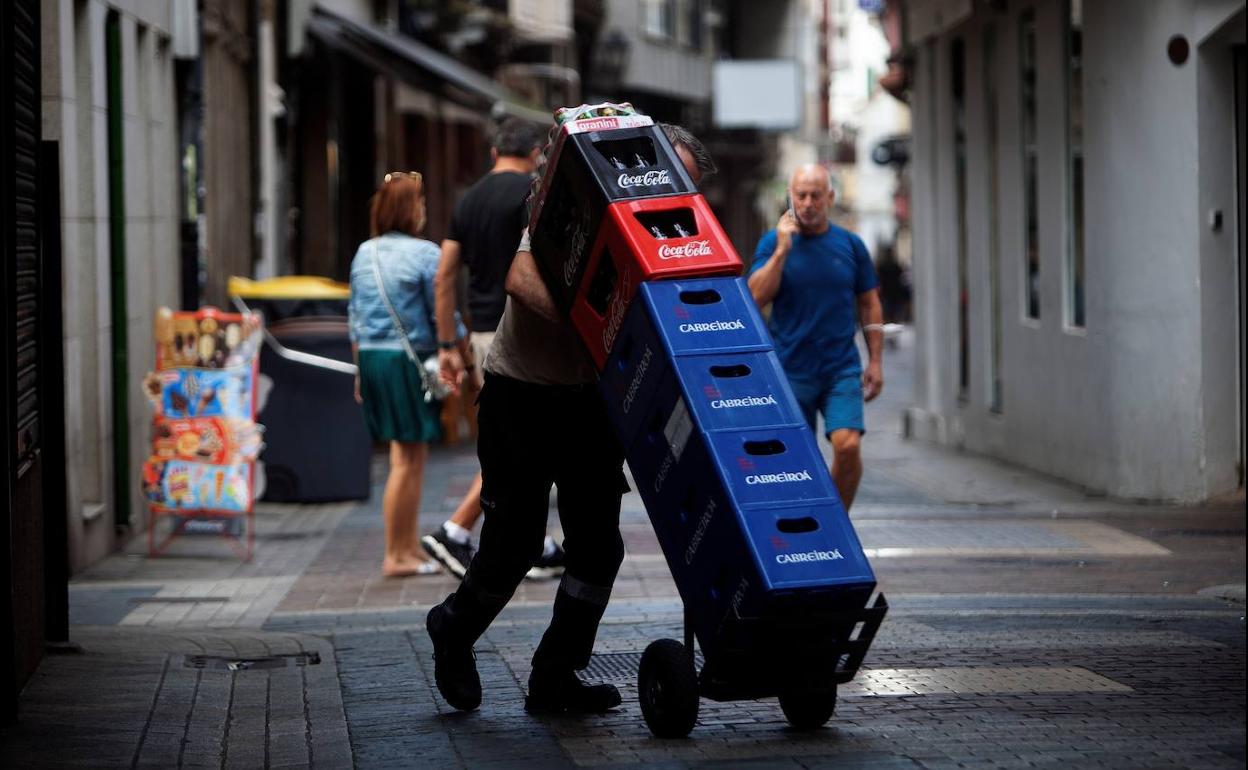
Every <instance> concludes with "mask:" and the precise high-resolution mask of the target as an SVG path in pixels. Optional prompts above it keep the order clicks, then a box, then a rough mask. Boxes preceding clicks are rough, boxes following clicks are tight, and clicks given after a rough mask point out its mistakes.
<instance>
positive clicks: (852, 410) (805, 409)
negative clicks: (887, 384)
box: [789, 372, 867, 436]
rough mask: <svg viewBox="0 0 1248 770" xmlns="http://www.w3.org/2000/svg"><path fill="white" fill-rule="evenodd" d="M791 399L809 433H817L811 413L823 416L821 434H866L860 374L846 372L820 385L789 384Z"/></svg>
mask: <svg viewBox="0 0 1248 770" xmlns="http://www.w3.org/2000/svg"><path fill="white" fill-rule="evenodd" d="M789 385H790V386H791V387H792V388H793V396H794V397H795V398H797V405H798V406H799V407H801V409H802V415H803V416H804V417H805V418H806V422H807V423H808V424H809V425H810V429H811V430H817V427H816V425H815V413H816V412H819V413H821V414H822V415H823V434H824V435H825V436H830V435H832V432H833V431H837V430H842V429H850V430H856V431H858V432H859V433H866V432H867V427H866V423H865V422H864V421H863V419H862V372H847V373H845V374H842V375H840V376H838V377H835V378H834V379H831V380H824V381H823V382H804V381H799V380H793V379H790V380H789Z"/></svg>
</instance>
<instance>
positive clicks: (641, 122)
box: [529, 115, 654, 228]
mask: <svg viewBox="0 0 1248 770" xmlns="http://www.w3.org/2000/svg"><path fill="white" fill-rule="evenodd" d="M652 125H654V120H653V119H652V118H650V117H649V116H648V115H611V116H607V117H597V118H582V119H581V120H571V121H568V122H566V123H563V124H562V125H558V126H553V127H552V128H551V130H550V135H551V138H550V141H549V142H548V143H547V146H546V148H545V150H544V152H545V155H546V173H544V174H543V175H542V176H541V177H540V178H538V179H536V180H534V184H533V187H532V188H531V190H532V195H531V198H530V200H529V227H530V228H534V227H535V225H536V224H537V220H538V218H539V217H540V216H541V214H542V207H543V206H544V205H545V203H546V193H547V192H548V191H549V190H550V184H551V182H552V181H553V180H554V178H555V174H554V170H555V169H556V168H558V167H559V154H560V153H561V152H562V151H563V143H564V140H565V139H567V138H568V137H569V136H572V135H573V134H587V133H591V132H595V131H615V130H618V129H621V128H641V127H643V126H652Z"/></svg>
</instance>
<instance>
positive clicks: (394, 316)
mask: <svg viewBox="0 0 1248 770" xmlns="http://www.w3.org/2000/svg"><path fill="white" fill-rule="evenodd" d="M369 245H371V246H372V247H373V278H374V279H375V280H376V281H377V293H378V294H380V295H381V301H382V302H383V303H384V304H385V306H386V311H387V312H388V313H390V321H391V322H392V323H393V324H394V328H395V330H397V331H398V333H399V342H400V343H402V345H403V350H404V351H406V352H407V357H408V358H409V359H411V362H412V363H413V364H415V365H416V371H418V372H420V384H421V385H423V386H424V388H425V400H426V401H430V400H432V399H433V385H434V384H433V383H431V382H429V373H428V372H427V371H425V367H424V363H423V362H422V361H421V360H420V356H418V355H416V351H415V350H413V349H412V342H411V340H409V339H408V338H407V329H405V328H404V327H403V322H402V321H400V320H399V314H398V311H396V310H395V309H394V305H393V304H392V303H391V302H390V295H389V294H388V293H387V292H386V282H385V281H383V280H382V279H381V260H380V259H378V258H377V244H376V242H370V244H369Z"/></svg>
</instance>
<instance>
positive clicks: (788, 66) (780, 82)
mask: <svg viewBox="0 0 1248 770" xmlns="http://www.w3.org/2000/svg"><path fill="white" fill-rule="evenodd" d="M712 98H713V118H714V121H715V126H716V127H718V128H766V129H777V130H791V129H795V128H797V127H798V126H800V125H801V122H802V91H801V70H800V69H799V68H798V65H797V62H796V61H795V60H793V59H735V60H733V59H729V60H724V61H717V62H715V72H714V93H713V95H712Z"/></svg>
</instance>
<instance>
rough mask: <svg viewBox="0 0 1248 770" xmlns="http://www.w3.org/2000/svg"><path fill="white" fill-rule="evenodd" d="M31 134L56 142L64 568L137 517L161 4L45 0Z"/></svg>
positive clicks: (160, 155) (156, 274) (154, 267)
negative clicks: (38, 119) (37, 110)
mask: <svg viewBox="0 0 1248 770" xmlns="http://www.w3.org/2000/svg"><path fill="white" fill-rule="evenodd" d="M42 12H43V13H42V30H43V40H44V41H45V45H44V48H43V63H42V64H43V66H42V88H43V100H42V106H43V138H44V139H45V140H51V141H56V142H58V143H59V148H60V151H59V155H60V168H61V240H62V249H63V253H64V264H65V270H64V286H63V290H62V291H63V298H64V300H63V305H62V308H61V310H62V315H63V320H64V366H65V436H66V443H67V447H66V449H67V463H66V473H67V476H68V484H67V490H68V501H67V503H68V511H67V517H68V532H67V536H68V543H67V547H68V550H69V562H70V567H71V569H72V570H73V571H78V570H81V569H83V568H84V567H85V566H86V565H88V564H91V563H92V562H94V561H96V560H98V559H100V558H102V557H103V556H105V555H107V554H108V553H110V552H112V551H113V550H114V549H115V548H116V547H117V544H118V543H119V542H121V540H122V539H123V538H125V537H126V536H128V535H129V534H131V533H135V532H141V531H142V530H143V528H144V527H145V525H146V519H147V516H146V506H145V505H144V504H143V502H142V498H141V496H140V489H139V484H138V482H137V479H138V473H139V468H140V466H141V463H142V462H143V460H144V459H145V458H146V456H147V450H148V448H149V446H150V437H149V435H148V433H149V426H150V424H151V411H150V408H149V405H148V403H147V400H146V398H145V397H144V395H143V393H142V391H141V389H140V383H141V381H142V378H143V375H144V374H145V373H147V372H148V371H150V370H151V368H152V365H153V361H154V356H155V343H154V342H153V338H152V326H153V319H154V317H155V312H156V308H158V307H160V306H161V305H168V306H171V307H172V306H176V305H177V302H178V278H179V274H180V271H179V266H178V227H179V213H178V178H179V175H178V153H177V151H176V145H177V108H176V100H175V95H174V74H173V69H174V64H173V53H172V50H171V29H172V22H173V4H172V3H168V2H161V3H146V2H107V1H106V0H44V1H43V3H42Z"/></svg>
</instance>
